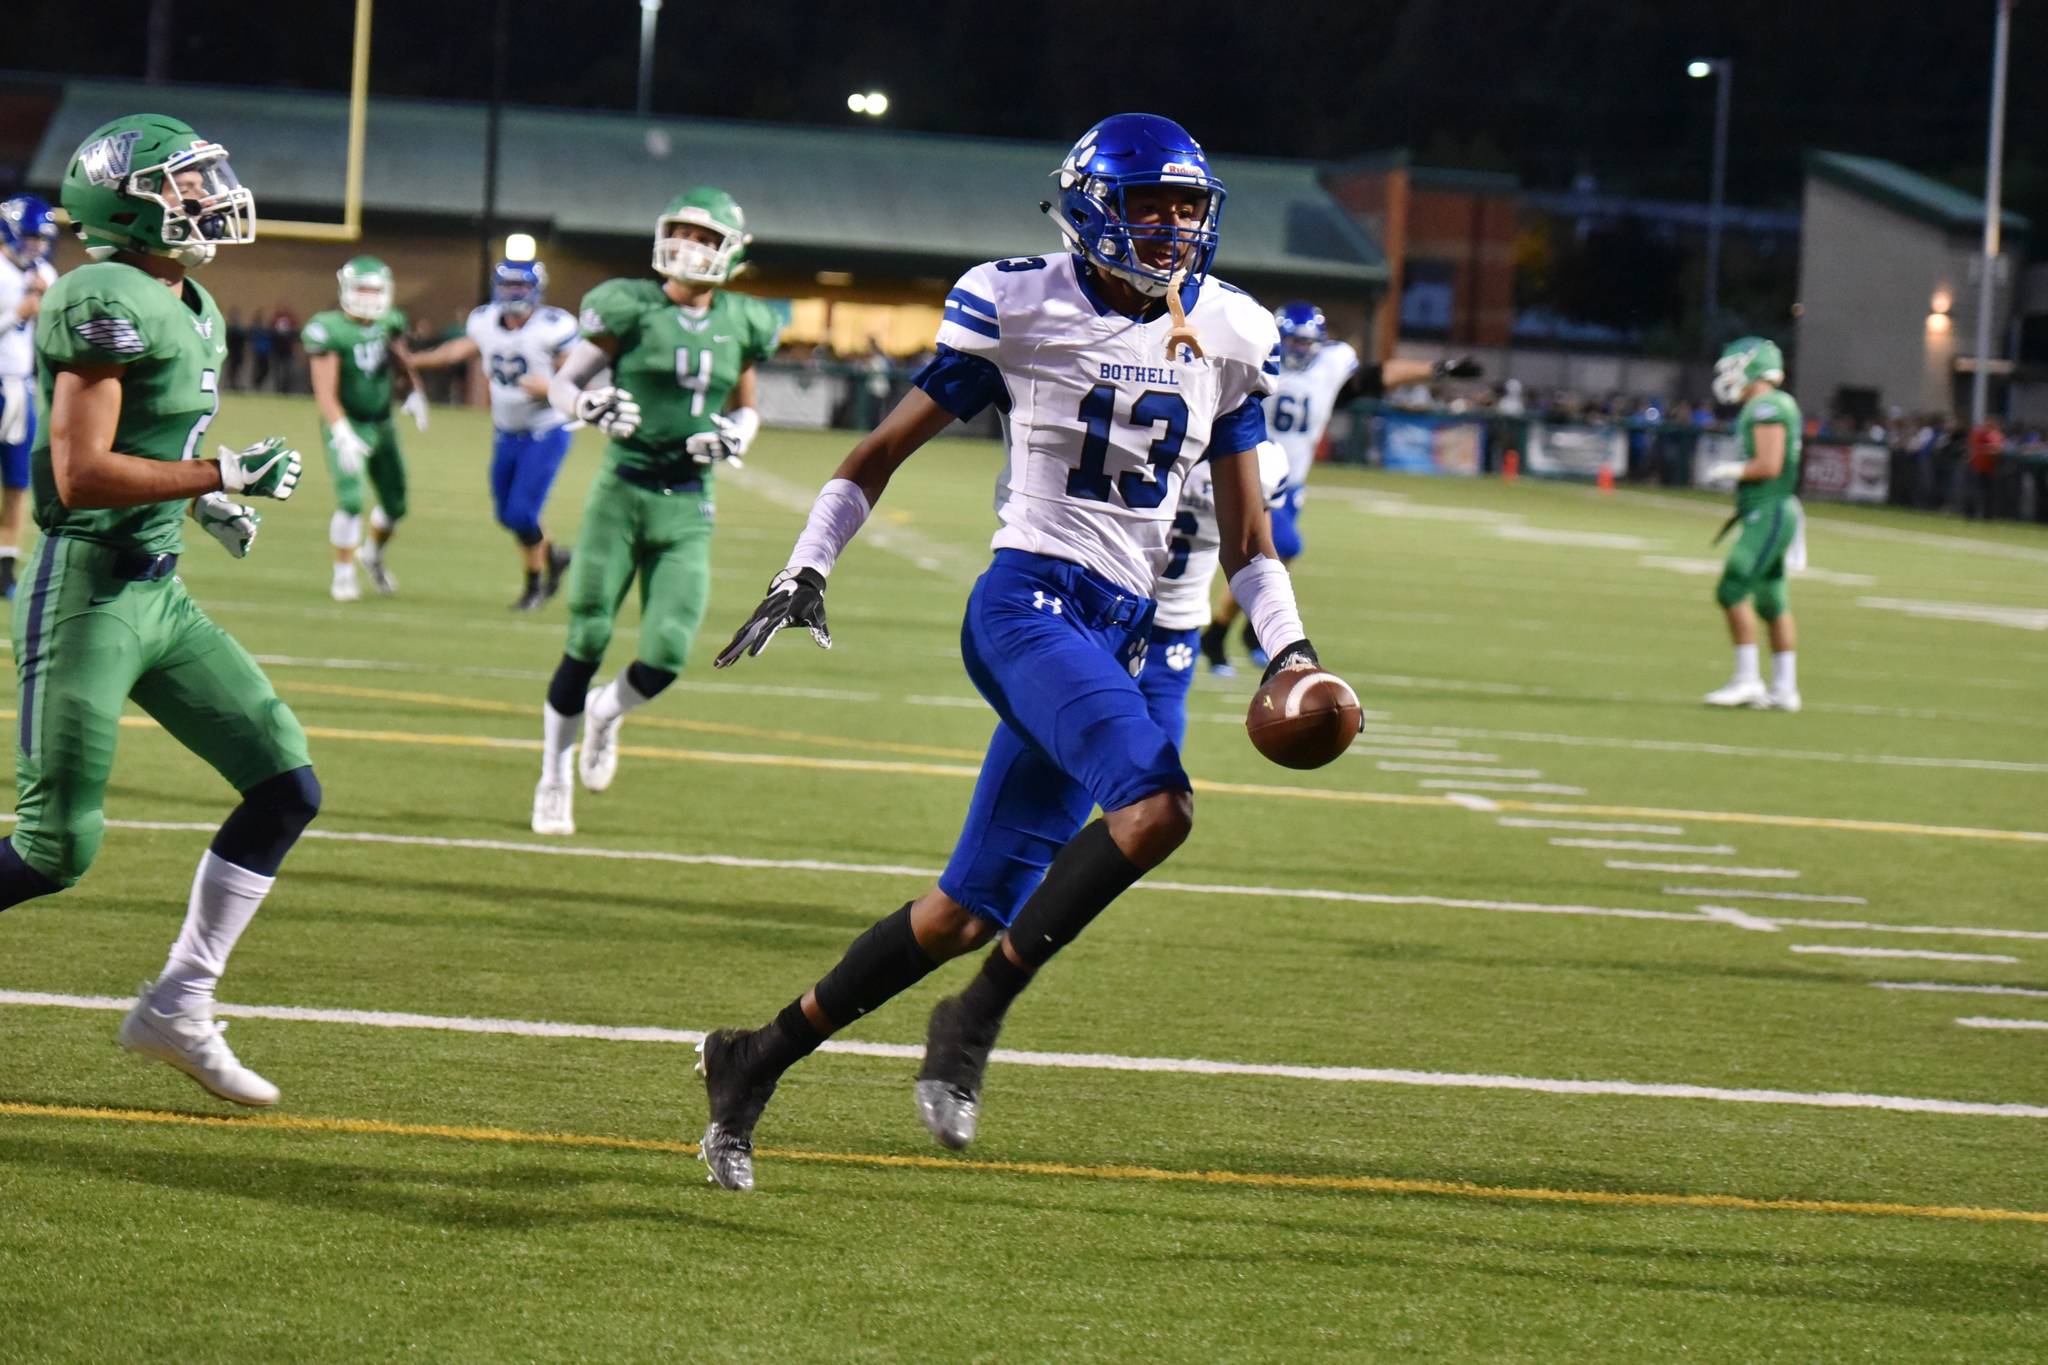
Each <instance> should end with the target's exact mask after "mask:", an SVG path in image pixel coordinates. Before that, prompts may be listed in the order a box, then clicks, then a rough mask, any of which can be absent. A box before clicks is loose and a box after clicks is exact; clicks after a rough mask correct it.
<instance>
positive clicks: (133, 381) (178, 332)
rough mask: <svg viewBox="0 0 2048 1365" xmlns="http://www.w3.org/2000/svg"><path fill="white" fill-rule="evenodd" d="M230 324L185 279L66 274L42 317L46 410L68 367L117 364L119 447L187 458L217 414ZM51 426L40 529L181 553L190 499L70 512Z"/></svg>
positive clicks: (38, 452) (34, 468)
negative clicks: (173, 282) (172, 284)
mask: <svg viewBox="0 0 2048 1365" xmlns="http://www.w3.org/2000/svg"><path fill="white" fill-rule="evenodd" d="M227 335H228V329H227V323H226V322H225V321H223V320H222V318H221V315H220V309H219V307H218V306H216V305H215V303H214V301H213V296H212V295H211V294H208V293H207V292H206V291H205V290H204V289H202V288H201V287H200V286H199V283H198V282H197V281H196V280H193V279H191V278H190V277H189V276H188V277H187V278H186V280H185V283H184V286H183V288H182V289H181V290H171V289H167V288H165V287H164V283H163V281H162V280H159V279H157V278H156V277H155V276H153V275H149V274H145V273H144V272H143V271H140V270H137V269H136V268H135V267H134V266H132V265H123V264H122V263H120V262H118V261H104V262H99V263H96V264H93V265H82V266H80V267H79V268H78V269H76V270H74V271H72V272H71V273H70V274H69V275H64V276H61V277H60V278H59V279H58V281H57V282H56V283H55V284H53V285H51V286H50V289H49V292H48V293H47V294H45V295H44V296H43V311H42V315H41V316H40V317H38V318H37V319H36V370H37V373H38V375H39V376H40V379H41V384H42V391H43V411H44V412H45V413H48V412H49V411H51V404H52V398H53V395H54V393H55V390H56V386H57V374H56V370H57V367H58V366H64V365H116V366H119V367H120V372H121V416H120V419H119V421H118V422H117V423H116V424H115V427H114V449H115V450H116V451H118V452H120V453H121V454H123V455H137V456H141V457H142V458H143V459H147V460H189V459H192V458H194V457H203V456H205V455H207V454H208V453H209V452H207V451H205V450H202V449H201V448H200V445H201V439H202V438H203V437H204V436H205V434H206V427H207V424H208V423H209V422H211V421H212V420H213V415H214V413H216V412H217V411H219V410H220V371H221V367H222V366H223V365H224V364H226V362H227V353H228V345H227ZM52 425H53V424H52V423H51V422H50V421H48V420H47V419H46V420H44V421H43V422H42V423H41V424H40V429H39V430H38V431H37V433H36V448H35V453H34V455H33V456H32V464H31V474H30V483H31V487H32V490H33V497H34V499H35V517H36V525H38V526H40V527H42V529H43V532H44V534H46V535H53V536H58V535H61V536H73V537H76V538H78V539H81V540H92V541H98V542H100V543H102V544H105V545H111V546H114V547H116V548H120V549H134V550H141V551H143V552H145V553H148V554H161V553H163V552H164V551H166V550H170V551H177V550H181V549H183V548H184V540H183V536H182V535H181V528H182V526H183V524H184V516H185V508H186V506H187V505H188V500H187V499H183V498H177V499H173V500H172V501H170V502H156V503H147V504H145V505H143V506H141V507H113V508H100V509H89V510H73V509H71V508H68V507H66V506H65V505H64V504H63V502H62V501H61V500H60V499H59V498H58V497H57V480H56V477H55V475H54V473H53V472H52V470H51V467H50V428H51V426H52Z"/></svg>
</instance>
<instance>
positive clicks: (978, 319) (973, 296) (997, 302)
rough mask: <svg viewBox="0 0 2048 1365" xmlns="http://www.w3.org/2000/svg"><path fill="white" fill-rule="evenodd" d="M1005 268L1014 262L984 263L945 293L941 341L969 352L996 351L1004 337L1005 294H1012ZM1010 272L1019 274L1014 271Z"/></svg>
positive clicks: (964, 275) (940, 326) (1034, 258)
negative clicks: (996, 345) (998, 343)
mask: <svg viewBox="0 0 2048 1365" xmlns="http://www.w3.org/2000/svg"><path fill="white" fill-rule="evenodd" d="M1018 259H1026V258H1018ZM1028 259H1032V260H1036V259H1039V258H1037V257H1031V258H1028ZM1005 266H1011V267H1014V266H1015V262H1014V261H1011V260H1002V261H984V262H982V263H981V264H980V265H977V266H972V267H970V268H969V269H968V270H967V271H966V272H965V273H963V274H962V275H961V276H960V278H959V280H958V281H957V282H956V283H955V284H954V285H953V287H952V288H951V289H949V290H947V291H946V301H945V303H944V304H943V306H942V310H941V317H940V321H939V340H940V341H942V342H944V343H945V344H946V345H948V346H951V347H952V348H953V349H954V350H957V351H967V352H969V353H975V352H987V351H992V350H994V349H995V344H996V343H997V342H998V341H1000V340H1001V339H1002V335H1003V313H1004V311H1005V307H1004V304H1005V295H1007V294H1009V293H1011V292H1012V291H1011V290H1010V288H1009V287H1008V286H1009V281H1008V280H1006V279H1005V278H1004V276H1005V271H1004V270H1003V269H1002V267H1005ZM1008 273H1011V274H1015V273H1017V271H1016V270H1015V269H1014V268H1013V269H1012V270H1011V271H1010V272H1008Z"/></svg>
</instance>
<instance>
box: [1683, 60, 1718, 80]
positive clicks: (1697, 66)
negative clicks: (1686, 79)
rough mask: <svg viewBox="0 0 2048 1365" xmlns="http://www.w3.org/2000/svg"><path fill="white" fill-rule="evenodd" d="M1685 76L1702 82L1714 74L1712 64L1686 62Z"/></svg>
mask: <svg viewBox="0 0 2048 1365" xmlns="http://www.w3.org/2000/svg"><path fill="white" fill-rule="evenodd" d="M1685 74H1686V75H1688V76H1690V77H1692V78H1693V79H1694V80H1696V81H1703V80H1705V79H1706V78H1707V77H1709V76H1711V75H1713V74H1714V64H1713V63H1712V62H1701V61H1694V62H1688V63H1687V64H1686V68H1685Z"/></svg>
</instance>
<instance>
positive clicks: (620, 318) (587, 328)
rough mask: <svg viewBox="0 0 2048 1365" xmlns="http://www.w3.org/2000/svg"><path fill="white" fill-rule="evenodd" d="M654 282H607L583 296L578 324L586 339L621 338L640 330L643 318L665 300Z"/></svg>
mask: <svg viewBox="0 0 2048 1365" xmlns="http://www.w3.org/2000/svg"><path fill="white" fill-rule="evenodd" d="M661 296H662V294H661V286H660V285H659V284H656V283H655V282H654V281H653V280H640V279H628V278H620V279H616V280H606V281H605V282H604V283H603V284H600V285H598V286H597V287H596V288H595V289H592V290H591V291H590V292H589V293H588V294H585V295H584V296H583V305H582V307H580V308H579V309H577V310H576V321H577V323H578V325H579V326H581V327H582V329H583V334H584V335H585V336H593V337H597V336H607V335H609V336H619V335H623V334H627V333H631V332H632V331H634V330H636V327H637V324H638V323H639V320H640V315H641V314H642V313H644V312H646V311H647V309H648V308H650V307H652V306H653V305H654V302H655V300H656V299H657V298H659V297H661Z"/></svg>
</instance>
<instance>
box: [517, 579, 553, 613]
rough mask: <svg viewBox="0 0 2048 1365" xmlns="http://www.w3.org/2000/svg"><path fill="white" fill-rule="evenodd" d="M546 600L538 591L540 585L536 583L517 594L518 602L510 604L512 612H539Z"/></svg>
mask: <svg viewBox="0 0 2048 1365" xmlns="http://www.w3.org/2000/svg"><path fill="white" fill-rule="evenodd" d="M547 600H548V595H547V594H546V593H544V592H542V591H541V589H540V585H539V584H537V583H536V584H535V585H534V586H532V587H530V588H528V589H527V590H526V591H525V592H523V593H521V594H519V600H518V601H517V602H514V603H513V604H512V610H514V611H539V610H540V609H541V606H542V605H543V604H544V603H546V601H547Z"/></svg>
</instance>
